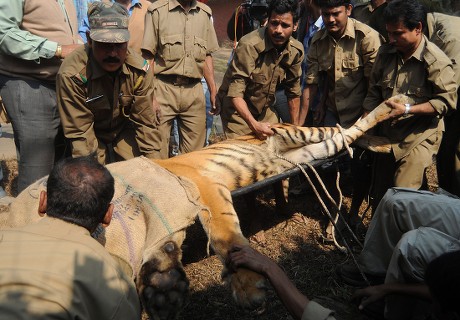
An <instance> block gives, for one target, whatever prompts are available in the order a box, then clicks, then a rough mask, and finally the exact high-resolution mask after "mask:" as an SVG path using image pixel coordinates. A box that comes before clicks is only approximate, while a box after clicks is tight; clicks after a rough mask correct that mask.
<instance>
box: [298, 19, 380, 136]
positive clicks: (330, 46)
mask: <svg viewBox="0 0 460 320" xmlns="http://www.w3.org/2000/svg"><path fill="white" fill-rule="evenodd" d="M380 45H381V37H380V35H379V34H378V33H377V32H376V31H375V30H374V29H372V28H370V27H369V26H367V25H365V24H363V23H361V22H359V21H357V20H355V19H352V18H349V19H348V23H347V26H346V30H345V33H344V34H343V36H342V37H341V38H340V39H339V41H335V39H334V38H333V37H332V36H330V35H329V33H328V32H327V30H326V29H322V30H320V31H318V32H317V33H316V35H315V36H314V37H313V39H312V43H311V45H310V49H309V50H308V55H307V65H308V68H307V72H306V74H305V83H306V84H307V85H312V84H314V85H317V84H318V82H319V79H320V76H321V75H324V76H326V78H327V88H328V92H327V97H326V106H327V108H328V110H330V111H331V112H333V113H334V114H336V115H337V116H338V118H339V120H340V124H341V125H342V126H343V127H345V128H348V127H350V126H351V125H353V124H354V123H355V121H356V120H358V118H359V117H360V116H361V114H362V112H363V110H362V104H363V100H364V98H365V96H366V93H367V88H368V79H369V75H370V73H371V69H372V66H373V64H374V61H375V58H376V56H377V52H378V49H379V47H380Z"/></svg>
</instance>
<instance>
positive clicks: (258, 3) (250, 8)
mask: <svg viewBox="0 0 460 320" xmlns="http://www.w3.org/2000/svg"><path fill="white" fill-rule="evenodd" d="M241 6H242V7H243V8H246V9H247V12H248V14H249V18H250V19H252V20H255V21H256V23H258V24H257V26H256V27H255V28H254V29H253V30H255V29H257V28H259V27H260V26H261V25H262V24H263V23H264V21H265V20H266V19H267V14H268V3H267V0H248V1H245V2H243V3H242V4H241Z"/></svg>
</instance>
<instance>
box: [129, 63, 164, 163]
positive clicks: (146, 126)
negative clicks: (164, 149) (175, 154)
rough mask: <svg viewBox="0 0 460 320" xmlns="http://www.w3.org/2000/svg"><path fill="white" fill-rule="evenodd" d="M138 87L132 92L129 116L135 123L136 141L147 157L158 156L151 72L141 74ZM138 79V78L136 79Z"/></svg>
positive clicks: (157, 132) (159, 140)
mask: <svg viewBox="0 0 460 320" xmlns="http://www.w3.org/2000/svg"><path fill="white" fill-rule="evenodd" d="M142 76H143V79H142V81H141V84H140V86H139V88H137V89H136V91H135V92H134V106H133V110H132V112H131V115H130V118H131V120H133V122H134V123H135V124H136V141H137V144H138V146H139V151H140V152H141V153H142V154H143V155H145V156H146V157H148V158H153V157H157V156H158V152H159V150H160V143H161V137H160V132H159V130H158V128H157V126H156V125H155V117H156V115H155V112H154V111H153V107H152V99H153V73H152V72H150V71H147V72H145V74H143V75H142ZM136 81H138V80H136Z"/></svg>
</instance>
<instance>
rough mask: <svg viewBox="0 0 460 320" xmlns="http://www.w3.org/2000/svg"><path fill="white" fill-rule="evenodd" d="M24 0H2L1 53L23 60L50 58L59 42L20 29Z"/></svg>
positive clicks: (0, 14)
mask: <svg viewBox="0 0 460 320" xmlns="http://www.w3.org/2000/svg"><path fill="white" fill-rule="evenodd" d="M23 6H24V0H0V53H2V54H6V55H10V56H14V57H16V58H19V59H23V60H35V61H37V63H38V62H39V61H40V58H46V59H50V58H52V57H53V56H54V55H55V53H56V48H57V45H58V44H57V43H56V42H54V41H50V40H48V39H46V38H43V37H39V36H36V35H34V34H32V33H30V32H29V31H26V30H22V29H20V25H21V24H22V19H23Z"/></svg>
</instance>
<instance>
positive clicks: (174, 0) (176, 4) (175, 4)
mask: <svg viewBox="0 0 460 320" xmlns="http://www.w3.org/2000/svg"><path fill="white" fill-rule="evenodd" d="M177 7H180V8H181V9H182V10H184V8H183V7H182V5H181V4H180V3H179V1H177V0H169V1H168V9H169V11H171V10H173V9H175V8H177ZM196 9H197V0H192V3H190V10H196Z"/></svg>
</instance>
